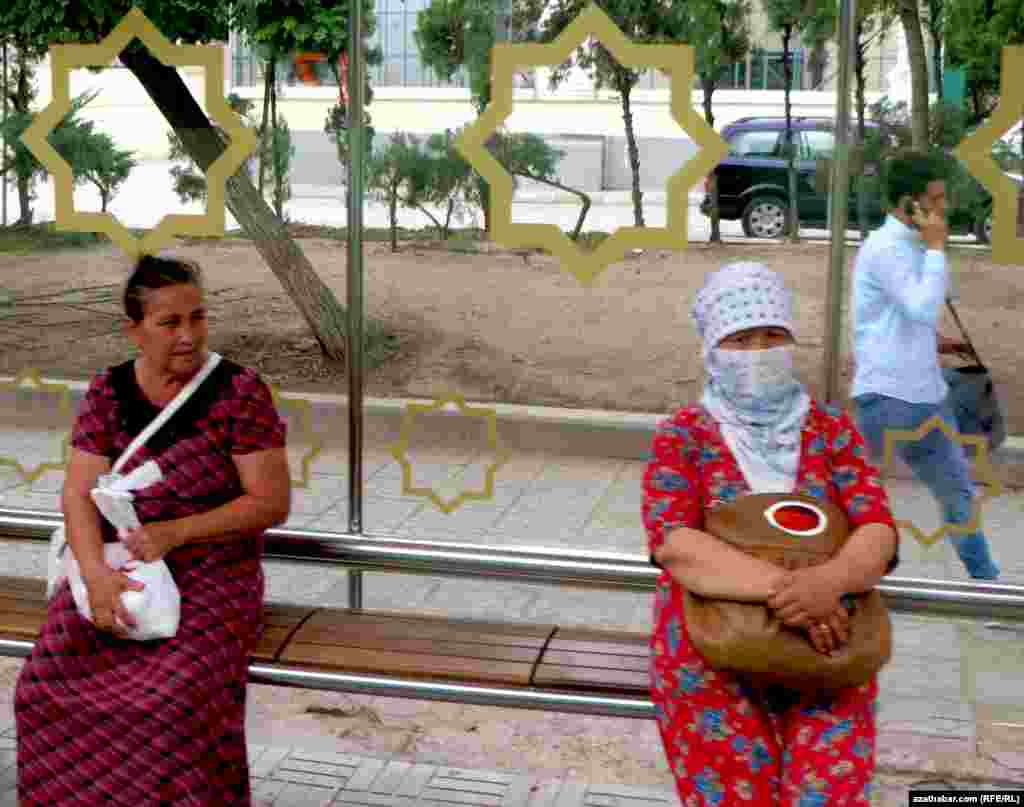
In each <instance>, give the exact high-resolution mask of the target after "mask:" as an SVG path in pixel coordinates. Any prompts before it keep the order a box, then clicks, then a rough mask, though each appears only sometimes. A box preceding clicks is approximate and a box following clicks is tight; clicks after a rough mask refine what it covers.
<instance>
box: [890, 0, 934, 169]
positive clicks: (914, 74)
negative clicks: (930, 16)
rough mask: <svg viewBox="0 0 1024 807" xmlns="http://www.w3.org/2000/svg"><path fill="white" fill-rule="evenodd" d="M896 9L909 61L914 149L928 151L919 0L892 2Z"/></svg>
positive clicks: (925, 64) (925, 69) (925, 59)
mask: <svg viewBox="0 0 1024 807" xmlns="http://www.w3.org/2000/svg"><path fill="white" fill-rule="evenodd" d="M893 8H894V11H895V12H896V14H897V16H898V17H899V19H900V23H901V24H902V26H903V36H904V38H905V41H906V45H907V59H908V61H909V62H910V96H911V99H912V103H911V109H912V117H911V132H912V134H913V146H914V148H915V149H917V150H919V151H924V150H926V149H927V148H928V57H927V54H926V51H925V48H924V32H923V29H922V24H921V6H920V0H893Z"/></svg>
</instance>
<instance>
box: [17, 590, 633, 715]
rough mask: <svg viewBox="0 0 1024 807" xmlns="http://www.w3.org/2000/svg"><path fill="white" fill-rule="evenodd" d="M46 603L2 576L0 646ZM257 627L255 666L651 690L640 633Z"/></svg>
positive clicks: (380, 617)
mask: <svg viewBox="0 0 1024 807" xmlns="http://www.w3.org/2000/svg"><path fill="white" fill-rule="evenodd" d="M45 596H46V583H45V581H43V580H37V579H31V578H18V577H6V576H0V638H7V639H18V640H22V641H26V640H27V641H31V640H34V639H35V638H36V637H37V636H38V635H39V630H40V628H41V627H42V625H43V623H44V622H45V620H46V608H47V603H46V599H45ZM264 618H265V628H264V633H263V636H262V638H261V640H260V641H259V643H258V644H257V646H256V647H255V649H254V650H253V653H252V660H253V661H257V662H265V663H272V662H278V663H283V664H294V665H298V666H302V667H307V668H319V669H323V670H330V671H337V672H352V673H363V674H378V675H394V676H398V677H407V678H412V679H417V678H433V679H441V680H451V681H459V682H465V683H477V684H484V685H486V684H494V685H502V686H522V687H530V686H535V687H551V688H557V689H569V690H572V689H586V690H588V691H597V692H602V693H606V694H619V695H624V696H647V694H648V689H649V685H650V684H649V679H648V675H649V673H648V654H649V649H648V637H647V636H646V635H644V634H638V633H629V632H623V631H609V630H603V629H591V628H556V627H555V626H551V625H531V624H521V623H503V622H495V621H492V620H474V619H471V618H464V617H459V618H449V617H446V616H443V615H439V614H421V613H409V612H401V611H378V610H373V611H368V610H350V609H323V608H321V609H317V608H311V607H309V606H301V605H289V604H282V603H267V604H266V605H265V610H264ZM549 639H550V641H549ZM531 674H532V679H531Z"/></svg>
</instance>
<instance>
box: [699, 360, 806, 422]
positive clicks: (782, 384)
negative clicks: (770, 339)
mask: <svg viewBox="0 0 1024 807" xmlns="http://www.w3.org/2000/svg"><path fill="white" fill-rule="evenodd" d="M709 359H710V361H709V364H710V367H709V369H710V370H711V375H712V377H713V378H714V381H715V386H716V387H717V388H718V391H719V393H720V394H721V395H722V397H723V398H725V399H726V400H728V401H729V402H730V403H731V404H732V405H733V406H735V407H737V408H738V409H741V410H744V411H745V412H747V413H749V414H750V415H751V416H752V417H754V418H755V419H756V418H757V415H758V413H759V410H764V411H765V413H766V414H767V412H768V411H770V410H772V409H774V408H775V407H776V406H778V404H780V403H782V402H783V401H785V400H786V399H787V398H792V397H793V396H794V393H795V392H796V389H797V388H798V387H799V386H800V383H799V381H797V378H796V373H795V371H794V369H793V348H792V347H791V346H790V345H782V346H781V347H771V348H766V349H764V350H722V349H721V348H715V349H713V350H712V351H711V355H710V356H709Z"/></svg>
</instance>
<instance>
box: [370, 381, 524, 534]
mask: <svg viewBox="0 0 1024 807" xmlns="http://www.w3.org/2000/svg"><path fill="white" fill-rule="evenodd" d="M450 403H454V404H455V406H456V407H458V410H459V412H460V413H461V414H463V415H466V416H467V417H475V418H482V419H483V420H484V422H486V424H487V444H488V446H489V447H490V448H491V450H492V451H493V452H494V462H492V463H491V464H490V465H488V466H487V469H486V470H485V472H484V489H483V490H482V491H472V490H464V491H462V492H461V493H460V494H459V495H458V496H456V497H455V498H454V499H451V500H450V501H445V500H443V499H442V498H441V497H440V496H439V495H438V494H437V492H436V491H435V490H434V489H433V488H421V487H415V486H414V485H413V483H412V463H411V462H409V458H408V457H407V456H406V455H407V454H408V451H409V438H410V436H411V434H412V430H413V428H414V426H415V421H416V415H417V414H427V413H429V412H437V411H438V410H440V409H443V408H444V407H445V406H447V405H448V404H450ZM390 452H391V456H393V457H394V458H395V459H396V460H397V461H398V464H399V465H400V466H401V467H402V493H403V494H404V495H406V496H420V497H423V498H427V499H430V501H432V502H433V503H434V504H435V505H436V506H437V508H438V509H439V510H441V512H443V513H446V514H450V513H452V512H454V511H455V510H456V509H458V508H459V507H461V506H462V503H463V502H466V501H487V500H488V499H490V498H492V497H493V496H494V475H495V473H496V472H497V470H498V469H499V468H500V467H501V466H502V465H504V464H505V463H506V462H508V461H509V458H510V453H509V452H508V451H507V450H506V449H504V448H503V447H502V445H501V441H500V440H499V439H498V412H497V410H496V409H493V408H487V407H484V406H467V405H466V401H465V398H463V396H462V395H459V394H458V393H455V392H449V393H446V394H443V395H442V396H441V397H439V398H437V399H435V400H434V402H433V403H429V404H417V403H410V404H408V405H407V406H406V408H405V413H404V414H403V415H402V427H401V430H400V431H399V438H398V442H397V443H394V444H393V445H392V446H391V447H390Z"/></svg>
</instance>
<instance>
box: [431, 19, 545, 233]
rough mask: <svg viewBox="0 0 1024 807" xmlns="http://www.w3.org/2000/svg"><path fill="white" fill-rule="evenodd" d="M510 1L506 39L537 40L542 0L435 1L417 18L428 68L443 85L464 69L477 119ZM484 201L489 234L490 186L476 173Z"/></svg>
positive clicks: (486, 99)
mask: <svg viewBox="0 0 1024 807" xmlns="http://www.w3.org/2000/svg"><path fill="white" fill-rule="evenodd" d="M508 3H511V15H510V24H509V29H508V31H507V32H501V35H502V37H503V38H507V39H512V40H521V39H530V38H533V37H535V36H536V33H537V32H536V26H537V20H538V19H539V18H540V15H541V13H542V12H543V9H544V3H543V0H505V2H502V0H432V1H431V3H430V4H429V5H428V6H427V7H426V8H425V9H423V10H422V11H420V12H419V13H418V14H417V15H416V30H415V31H414V32H413V36H414V38H415V40H416V47H417V49H418V50H419V53H420V59H421V60H422V61H423V64H424V65H425V66H427V67H429V68H430V69H431V70H433V71H434V74H435V75H436V76H437V77H438V78H440V79H441V80H442V81H448V82H451V81H453V80H455V78H456V76H457V74H459V72H460V71H465V74H466V76H467V78H468V83H469V92H470V98H471V99H472V103H473V107H474V108H475V109H476V112H477V115H480V114H482V113H483V111H484V109H486V108H487V105H488V104H489V103H490V101H491V72H490V71H491V48H492V47H493V46H494V43H495V41H496V40H497V39H498V37H499V31H498V21H499V17H500V16H501V15H500V14H499V11H500V8H499V4H500V6H501V8H505V7H506V6H507V5H508ZM474 176H475V180H474V181H475V182H476V185H477V196H478V198H479V199H480V200H482V205H483V207H482V210H483V216H484V229H485V230H490V223H491V210H490V200H489V193H488V188H487V182H486V181H485V180H484V178H483V177H482V176H480V175H479V174H474Z"/></svg>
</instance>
